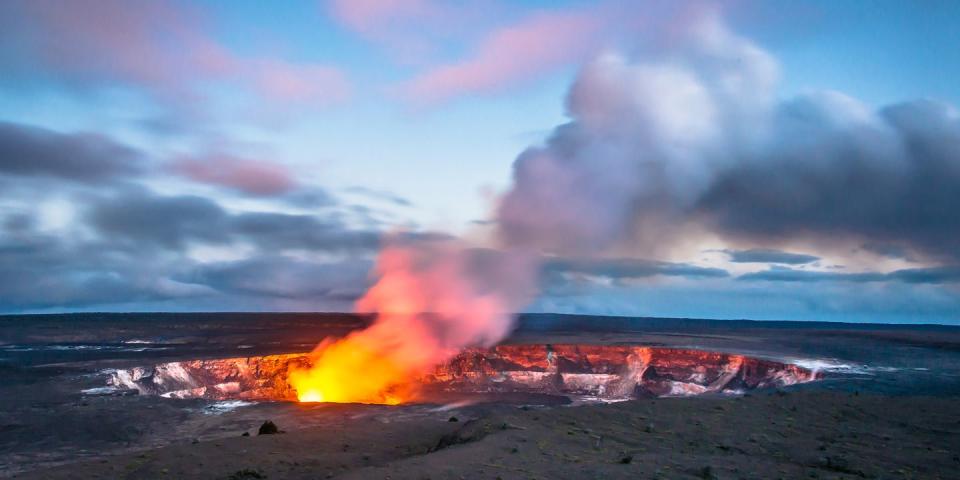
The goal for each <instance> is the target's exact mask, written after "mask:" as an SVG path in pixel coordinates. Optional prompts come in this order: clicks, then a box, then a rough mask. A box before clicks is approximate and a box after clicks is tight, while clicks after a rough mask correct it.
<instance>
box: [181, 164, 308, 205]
mask: <svg viewBox="0 0 960 480" xmlns="http://www.w3.org/2000/svg"><path fill="white" fill-rule="evenodd" d="M171 169H172V170H173V171H174V172H176V173H178V174H180V175H183V176H184V177H187V178H189V179H191V180H193V181H196V182H201V183H207V184H211V185H217V186H222V187H227V188H230V189H233V190H237V191H240V192H243V193H246V194H248V195H259V196H271V195H280V194H284V193H289V192H291V191H292V190H294V189H295V188H297V182H296V180H294V178H293V174H292V173H291V172H290V171H288V170H287V169H286V167H284V166H283V165H280V164H277V163H273V162H267V161H262V160H252V159H246V158H239V157H234V156H230V155H223V154H217V155H210V156H205V157H182V158H180V159H178V160H176V161H175V162H174V163H173V164H172V165H171Z"/></svg>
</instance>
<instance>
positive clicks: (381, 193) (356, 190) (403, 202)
mask: <svg viewBox="0 0 960 480" xmlns="http://www.w3.org/2000/svg"><path fill="white" fill-rule="evenodd" d="M344 191H345V192H347V193H353V194H357V195H362V196H365V197H367V198H371V199H374V200H381V201H385V202H388V203H392V204H394V205H398V206H401V207H411V206H413V202H411V201H410V200H408V199H406V198H404V197H401V196H400V195H397V194H396V193H393V192H388V191H385V190H376V189H372V188H367V187H363V186H360V185H354V186H352V187H348V188H346V189H344Z"/></svg>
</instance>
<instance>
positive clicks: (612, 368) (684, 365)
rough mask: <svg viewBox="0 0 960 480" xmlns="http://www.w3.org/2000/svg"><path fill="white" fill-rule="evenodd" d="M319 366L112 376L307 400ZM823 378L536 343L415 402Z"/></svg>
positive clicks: (229, 363) (507, 348) (426, 381)
mask: <svg viewBox="0 0 960 480" xmlns="http://www.w3.org/2000/svg"><path fill="white" fill-rule="evenodd" d="M310 363H311V356H310V354H308V353H296V354H280V355H265V356H251V357H238V358H223V359H206V360H187V361H177V362H167V363H160V364H156V365H153V366H149V367H134V368H130V369H118V370H113V371H111V372H110V373H109V378H108V380H107V383H108V384H109V385H111V386H112V387H114V388H115V389H117V390H118V391H121V392H128V393H139V394H142V395H160V396H163V397H168V398H205V399H214V400H233V399H236V400H257V401H297V392H296V390H295V389H294V388H293V387H292V386H291V385H290V383H289V382H288V377H289V373H290V372H291V371H292V370H296V369H303V368H308V367H309V366H310ZM357 374H358V375H362V373H361V372H358V373H357ZM820 376H821V374H820V373H818V372H816V371H811V370H808V369H805V368H802V367H799V366H796V365H792V364H786V363H780V362H776V361H771V360H765V359H759V358H753V357H748V356H743V355H736V354H729V353H720V352H710V351H703V350H695V349H678V348H660V347H649V346H638V345H547V344H534V345H501V346H497V347H493V348H489V349H480V348H472V349H467V350H465V351H463V352H461V353H460V354H459V355H457V356H456V357H454V358H453V359H451V360H450V361H449V362H447V363H444V364H442V365H439V366H437V367H436V368H435V369H434V370H433V371H432V372H429V373H427V374H424V375H421V376H420V377H418V378H416V379H415V380H413V381H412V382H411V383H412V384H413V385H414V386H415V389H414V390H415V391H416V392H417V393H416V395H415V397H413V400H412V401H421V402H427V403H429V402H431V401H437V399H439V398H446V399H449V398H450V394H492V395H494V396H496V395H505V394H521V395H539V396H543V395H547V396H553V397H559V398H565V399H595V400H604V401H612V400H626V399H631V398H640V397H659V396H689V395H700V394H706V393H722V394H723V393H725V394H737V393H743V392H746V391H749V390H754V389H758V388H767V387H783V386H788V385H794V384H800V383H806V382H811V381H814V380H817V379H818V378H820Z"/></svg>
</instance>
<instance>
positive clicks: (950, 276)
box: [737, 266, 960, 284]
mask: <svg viewBox="0 0 960 480" xmlns="http://www.w3.org/2000/svg"><path fill="white" fill-rule="evenodd" d="M737 278H738V279H739V280H763V281H773V282H856V283H867V282H890V281H894V282H903V283H929V284H942V283H960V267H955V266H947V267H931V268H905V269H901V270H894V271H892V272H889V273H877V272H864V273H845V272H822V271H812V270H794V269H790V268H773V269H770V270H765V271H762V272H754V273H747V274H744V275H741V276H739V277H737Z"/></svg>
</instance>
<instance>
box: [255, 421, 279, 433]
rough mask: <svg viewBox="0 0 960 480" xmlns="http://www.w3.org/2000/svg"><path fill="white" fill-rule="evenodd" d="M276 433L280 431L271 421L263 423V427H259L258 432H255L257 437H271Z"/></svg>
mask: <svg viewBox="0 0 960 480" xmlns="http://www.w3.org/2000/svg"><path fill="white" fill-rule="evenodd" d="M276 433H280V429H279V428H277V425H276V424H275V423H273V422H272V421H271V420H267V421H266V422H263V425H260V430H258V431H257V435H273V434H276Z"/></svg>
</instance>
